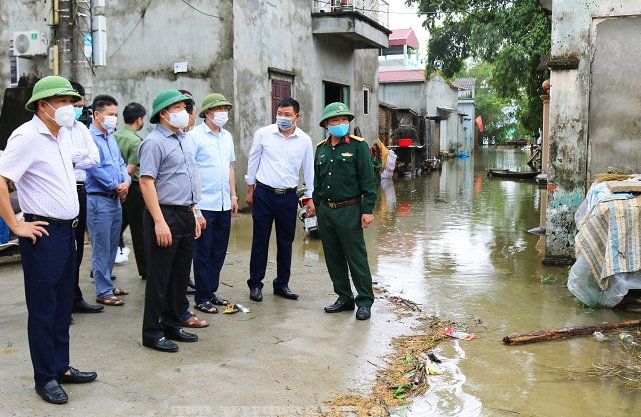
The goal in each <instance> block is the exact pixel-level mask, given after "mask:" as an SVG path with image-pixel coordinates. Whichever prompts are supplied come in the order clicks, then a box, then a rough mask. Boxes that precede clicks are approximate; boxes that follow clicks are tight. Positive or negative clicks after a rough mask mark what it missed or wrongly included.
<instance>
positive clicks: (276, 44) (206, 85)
mask: <svg viewBox="0 0 641 417" xmlns="http://www.w3.org/2000/svg"><path fill="white" fill-rule="evenodd" d="M0 1H1V0H0ZM48 1H50V0H48ZM5 3H6V0H4V1H3V3H2V4H5ZM44 3H47V2H44ZM47 4H48V3H47ZM147 4H149V7H148V8H146V7H147ZM189 4H190V5H192V6H193V7H194V8H196V9H199V10H201V11H203V12H206V13H207V14H208V15H215V16H219V17H220V18H217V17H212V16H207V15H205V14H204V13H201V12H199V11H197V10H194V8H191V7H189V6H188V5H186V4H185V3H183V2H176V1H172V0H157V1H153V2H151V3H147V2H110V1H108V2H107V4H106V7H105V8H104V10H102V13H103V14H104V15H105V16H106V17H107V31H108V41H107V43H108V49H107V65H106V66H104V67H98V68H95V69H94V71H95V77H94V78H93V91H92V92H93V94H101V93H106V94H111V95H113V96H114V97H115V98H116V99H117V100H118V102H119V104H120V107H121V109H122V108H123V107H124V106H125V105H126V104H127V103H129V102H131V101H137V102H139V103H141V104H143V105H145V106H146V107H147V109H148V111H149V112H151V103H152V101H153V98H154V97H155V95H156V94H157V93H159V92H160V91H162V90H165V89H167V88H176V89H186V90H189V91H191V92H192V93H193V95H194V97H195V99H196V102H197V104H198V105H200V103H201V101H202V99H203V98H204V97H205V96H206V95H207V94H210V93H212V92H220V93H222V94H224V95H225V96H226V97H227V98H228V99H229V100H231V101H232V103H234V108H233V109H232V112H231V113H230V120H229V122H228V123H227V125H226V126H225V127H226V128H227V129H228V130H230V131H231V132H232V134H233V135H234V138H235V142H236V157H237V162H236V178H237V188H238V193H239V195H243V194H244V192H245V189H246V187H245V185H244V175H245V173H246V170H247V155H248V153H249V150H250V147H251V142H252V137H253V134H254V132H255V131H256V130H257V129H258V128H259V127H261V126H264V125H266V124H269V123H271V80H270V72H269V70H268V69H269V68H275V69H277V70H280V71H284V72H285V73H291V74H293V85H292V95H293V96H294V98H296V99H297V100H298V101H299V102H300V104H301V119H300V121H299V123H298V126H299V127H301V128H302V129H303V130H305V131H306V132H307V133H308V134H309V135H310V136H311V137H312V140H313V141H315V142H316V141H320V140H322V139H323V135H324V131H323V129H321V128H320V127H319V126H318V122H319V119H320V117H321V114H322V110H323V107H324V104H325V103H324V102H323V95H322V92H323V82H324V81H327V82H333V83H339V84H343V85H346V86H348V87H349V98H350V99H349V102H348V103H346V104H348V106H349V107H350V109H351V110H352V112H353V113H354V114H355V115H356V120H355V121H354V122H353V124H352V126H358V127H360V129H361V132H362V135H363V136H364V137H365V138H366V139H367V140H368V142H369V143H373V142H374V141H376V140H377V139H378V111H377V109H378V70H377V68H378V50H377V49H368V50H354V49H353V46H352V44H351V43H350V42H348V41H344V40H342V38H341V36H340V35H335V36H334V35H331V36H318V35H312V29H311V28H312V17H311V13H312V4H313V2H312V1H311V0H306V1H300V2H298V1H297V2H278V3H273V2H264V1H259V0H234V1H225V2H211V1H207V0H192V1H190V2H189ZM45 6H46V7H45ZM45 6H43V2H42V1H36V0H15V1H12V2H11V3H9V4H8V6H7V7H9V9H10V13H9V17H10V19H9V22H10V24H9V32H10V33H11V32H12V31H15V30H26V29H40V30H43V31H45V32H47V33H49V32H50V29H49V27H47V26H45V25H43V24H42V21H43V19H44V18H45V16H44V15H45V14H46V10H49V9H50V5H48V6H47V5H45ZM3 15H4V14H3ZM0 19H1V18H0ZM0 23H1V20H0ZM22 61H26V60H22ZM32 61H33V62H31V64H32V65H31V66H30V67H23V68H26V69H25V71H27V72H29V71H32V72H36V71H37V72H40V73H42V74H43V75H51V71H50V70H49V69H48V62H47V61H46V59H39V60H32ZM178 61H187V62H188V72H186V73H178V74H175V73H174V72H173V64H174V62H178ZM0 71H1V70H0ZM0 76H2V75H1V72H0ZM5 84H6V85H7V86H8V81H7V82H6V83H5ZM364 85H366V86H368V87H369V88H370V100H369V115H368V116H364V115H363V111H364V109H363V107H364V106H363V86H364ZM121 122H122V120H121ZM151 129H153V125H150V124H148V126H146V127H145V128H144V132H142V133H143V134H146V132H147V131H149V130H151ZM243 200H244V199H242V198H241V204H242V203H243Z"/></svg>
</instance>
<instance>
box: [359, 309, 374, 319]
mask: <svg viewBox="0 0 641 417" xmlns="http://www.w3.org/2000/svg"><path fill="white" fill-rule="evenodd" d="M371 316H372V310H371V309H370V308H369V307H358V310H356V320H368V319H369V318H370V317H371Z"/></svg>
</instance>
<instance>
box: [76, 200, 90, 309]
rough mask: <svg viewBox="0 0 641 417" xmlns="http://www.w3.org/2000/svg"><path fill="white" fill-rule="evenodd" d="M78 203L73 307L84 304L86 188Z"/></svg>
mask: <svg viewBox="0 0 641 417" xmlns="http://www.w3.org/2000/svg"><path fill="white" fill-rule="evenodd" d="M78 203H79V204H80V212H79V213H78V226H76V228H75V229H74V230H75V233H76V270H75V272H76V286H75V287H74V290H73V305H77V304H80V303H81V302H82V291H81V290H80V285H79V284H80V264H81V263H82V256H83V255H84V253H85V230H86V229H87V192H86V191H85V188H84V187H82V190H79V191H78Z"/></svg>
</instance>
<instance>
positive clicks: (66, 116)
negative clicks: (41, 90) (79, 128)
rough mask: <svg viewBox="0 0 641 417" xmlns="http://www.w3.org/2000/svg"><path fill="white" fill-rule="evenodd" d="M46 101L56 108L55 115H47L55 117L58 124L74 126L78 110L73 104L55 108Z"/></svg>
mask: <svg viewBox="0 0 641 417" xmlns="http://www.w3.org/2000/svg"><path fill="white" fill-rule="evenodd" d="M45 103H47V105H49V107H51V108H52V109H54V111H55V114H54V117H51V116H49V115H48V114H47V116H49V117H50V118H51V119H53V120H54V121H55V122H56V123H57V124H58V126H66V127H71V126H73V122H75V121H76V111H75V110H74V109H73V106H72V105H71V104H68V105H66V106H62V107H58V108H57V109H55V108H54V107H53V106H52V105H51V104H49V102H48V101H45Z"/></svg>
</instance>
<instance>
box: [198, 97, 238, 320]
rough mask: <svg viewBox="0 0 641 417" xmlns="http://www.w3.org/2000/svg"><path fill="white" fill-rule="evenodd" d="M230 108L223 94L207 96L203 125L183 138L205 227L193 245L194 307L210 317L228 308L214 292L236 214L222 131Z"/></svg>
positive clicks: (228, 148)
mask: <svg viewBox="0 0 641 417" xmlns="http://www.w3.org/2000/svg"><path fill="white" fill-rule="evenodd" d="M231 108H232V104H231V103H230V102H229V101H227V99H226V98H225V97H224V96H223V95H222V94H210V95H208V96H207V97H205V99H204V100H203V104H202V110H201V112H200V117H202V118H204V119H205V120H204V122H203V123H202V124H200V125H199V126H197V127H195V128H194V129H193V130H191V131H190V132H189V133H187V136H186V139H187V142H188V143H189V145H190V147H191V150H192V154H193V155H194V159H195V160H196V165H197V166H198V171H199V173H200V181H201V197H200V201H199V202H198V204H197V207H198V208H199V209H200V210H201V212H202V214H203V216H204V218H205V220H206V224H207V225H206V227H203V228H202V229H203V230H202V232H201V235H200V238H199V239H198V240H196V241H195V242H194V281H195V283H196V294H195V295H194V304H195V305H194V307H195V308H196V309H197V310H200V311H202V312H205V313H209V314H213V313H217V312H218V309H217V308H216V307H215V306H216V305H219V306H225V305H227V304H228V301H227V300H225V299H223V298H220V297H218V296H217V295H216V291H218V286H219V284H220V271H221V269H222V267H223V263H224V262H225V254H226V253H227V244H228V242H229V232H230V230H231V218H232V216H234V215H236V213H237V212H238V197H237V196H236V186H235V179H234V167H233V162H234V161H236V155H235V153H234V141H233V138H232V136H231V134H230V133H229V132H228V131H227V130H225V129H223V125H224V124H225V123H226V122H227V118H228V112H229V110H230V109H231Z"/></svg>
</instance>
